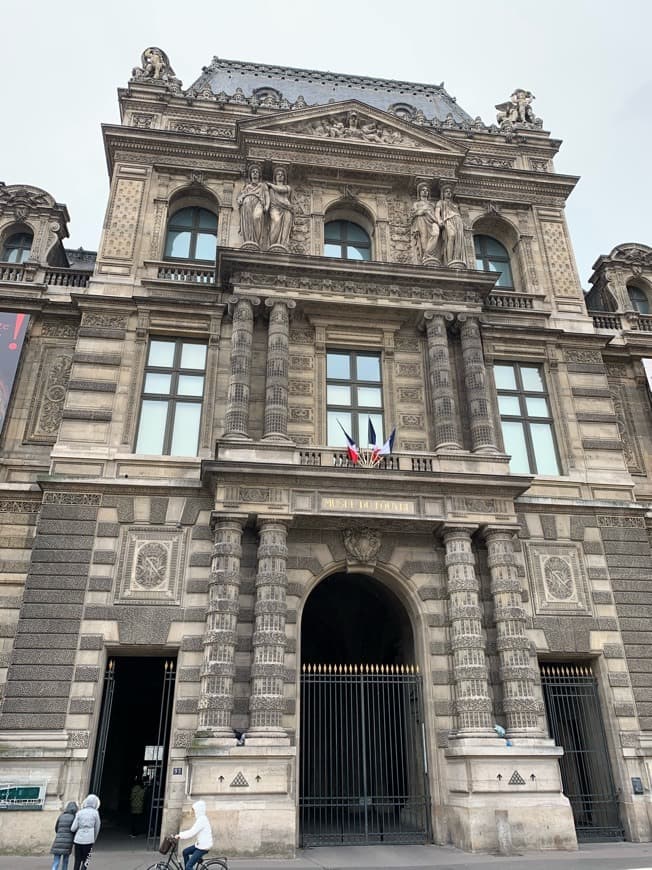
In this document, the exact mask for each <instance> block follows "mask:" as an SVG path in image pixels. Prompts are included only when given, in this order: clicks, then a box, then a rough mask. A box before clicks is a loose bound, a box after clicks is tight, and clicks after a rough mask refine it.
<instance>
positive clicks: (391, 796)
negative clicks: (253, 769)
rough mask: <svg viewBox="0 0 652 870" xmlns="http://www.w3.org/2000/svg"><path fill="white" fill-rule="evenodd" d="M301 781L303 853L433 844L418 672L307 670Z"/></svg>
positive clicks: (360, 668) (370, 668)
mask: <svg viewBox="0 0 652 870" xmlns="http://www.w3.org/2000/svg"><path fill="white" fill-rule="evenodd" d="M300 777H301V779H300V798H299V806H300V813H301V842H302V845H304V846H316V845H326V844H328V845H336V844H351V843H358V844H363V843H426V842H429V841H430V799H429V794H428V770H427V760H426V752H425V731H424V721H423V704H422V696H421V676H420V674H419V673H418V670H417V669H416V668H415V667H413V666H410V667H407V666H405V665H359V666H358V665H327V666H326V665H304V667H303V672H302V677H301V773H300Z"/></svg>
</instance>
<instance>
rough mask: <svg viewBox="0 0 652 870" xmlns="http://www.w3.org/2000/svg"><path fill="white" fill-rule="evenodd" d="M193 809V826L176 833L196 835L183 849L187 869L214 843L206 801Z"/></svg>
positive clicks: (187, 836) (186, 837) (185, 837)
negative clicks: (191, 843)
mask: <svg viewBox="0 0 652 870" xmlns="http://www.w3.org/2000/svg"><path fill="white" fill-rule="evenodd" d="M192 811H193V812H194V814H195V824H194V825H193V826H192V828H188V830H187V831H179V833H178V834H177V835H176V837H177V839H178V840H189V839H190V838H191V837H195V843H194V845H192V846H187V847H186V848H185V849H184V850H183V864H184V867H185V870H192V868H193V867H194V866H195V864H196V863H197V861H199V860H200V859H201V858H203V857H204V855H205V854H206V852H208V850H209V849H210V848H211V847H212V845H213V831H212V829H211V823H210V822H209V820H208V816H207V815H206V803H205V802H204V801H196V803H194V804H193V805H192ZM75 870H77V868H75Z"/></svg>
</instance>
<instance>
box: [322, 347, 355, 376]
mask: <svg viewBox="0 0 652 870" xmlns="http://www.w3.org/2000/svg"><path fill="white" fill-rule="evenodd" d="M326 374H327V376H328V377H329V378H341V379H342V380H344V379H346V378H350V377H351V363H350V359H349V355H348V353H329V354H328V355H327V357H326Z"/></svg>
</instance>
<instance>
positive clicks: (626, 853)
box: [0, 841, 652, 870]
mask: <svg viewBox="0 0 652 870" xmlns="http://www.w3.org/2000/svg"><path fill="white" fill-rule="evenodd" d="M161 857H162V856H161V855H159V853H158V852H146V851H145V850H144V849H142V848H140V849H138V850H135V849H133V848H132V844H131V843H129V842H127V843H125V846H124V848H121V847H116V846H114V845H113V844H110V847H109V848H106V847H105V849H102V843H101V841H100V842H99V843H98V846H97V848H96V849H95V851H94V853H93V857H92V859H91V863H90V868H89V870H146V868H147V867H149V866H150V865H151V864H154V863H155V862H157V861H159V860H160V859H161ZM50 866H51V856H48V855H42V856H40V857H36V858H34V857H29V858H26V857H21V856H18V855H15V856H13V855H3V856H0V870H48V868H49V867H50ZM72 866H73V865H72V861H71V863H70V865H69V870H72ZM229 867H230V868H231V870H351V868H357V870H428V868H433V870H499V868H501V870H550V868H559V870H652V843H617V844H613V845H609V844H599V845H590V846H583V847H582V848H581V849H580V850H579V851H578V852H531V853H527V854H524V855H516V856H513V857H509V858H507V857H505V856H503V855H486V854H474V855H471V854H469V853H468V852H460V851H459V850H458V849H453V848H452V847H450V846H341V847H338V848H319V849H306V850H303V851H301V852H299V853H298V856H297V857H296V858H291V859H289V858H288V859H277V860H274V859H269V858H268V859H253V858H252V859H243V858H240V859H238V858H233V859H232V860H231V861H229Z"/></svg>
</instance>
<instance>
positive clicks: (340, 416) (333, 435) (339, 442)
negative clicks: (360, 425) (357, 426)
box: [328, 411, 353, 447]
mask: <svg viewBox="0 0 652 870" xmlns="http://www.w3.org/2000/svg"><path fill="white" fill-rule="evenodd" d="M338 421H339V422H338ZM340 423H341V424H342V426H344V428H345V429H346V431H347V432H348V433H349V435H351V437H353V435H352V434H351V415H350V414H347V413H346V411H329V412H328V444H329V446H330V447H346V438H345V437H344V432H342V430H341V428H340V425H339V424H340Z"/></svg>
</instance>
